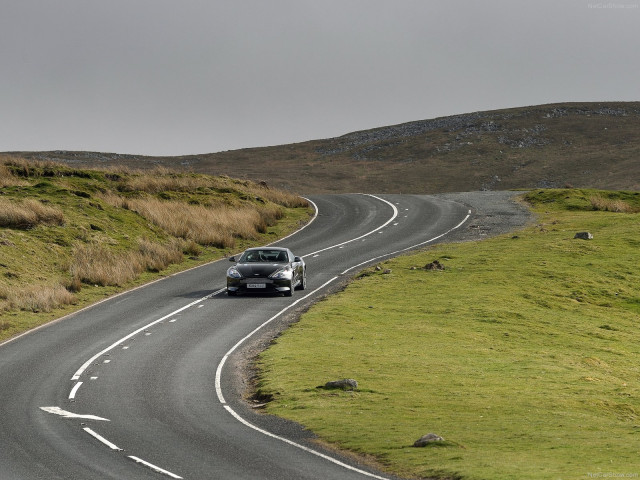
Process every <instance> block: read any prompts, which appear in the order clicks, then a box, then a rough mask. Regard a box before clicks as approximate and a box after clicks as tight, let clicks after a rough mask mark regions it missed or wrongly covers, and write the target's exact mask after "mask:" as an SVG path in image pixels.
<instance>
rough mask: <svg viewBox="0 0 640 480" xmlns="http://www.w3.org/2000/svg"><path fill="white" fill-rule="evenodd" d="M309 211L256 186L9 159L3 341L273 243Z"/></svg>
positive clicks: (0, 284)
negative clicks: (155, 282) (157, 281)
mask: <svg viewBox="0 0 640 480" xmlns="http://www.w3.org/2000/svg"><path fill="white" fill-rule="evenodd" d="M309 213H310V210H309V207H308V204H307V202H306V200H304V199H301V198H300V197H298V196H296V195H293V194H291V193H287V192H282V191H278V190H273V189H270V188H267V187H266V186H263V185H259V184H256V183H253V182H249V181H238V180H233V179H230V178H226V177H213V176H208V175H200V174H186V173H181V174H177V173H172V172H169V171H167V170H158V171H151V172H149V171H147V172H145V173H142V172H135V171H133V172H131V171H127V170H124V169H120V170H119V171H118V170H103V171H101V170H85V169H82V170H81V169H74V168H70V167H68V166H63V165H59V164H55V163H51V162H46V163H42V162H26V161H24V160H22V159H18V158H14V157H10V156H4V157H0V340H3V339H6V338H8V337H10V336H12V335H15V334H17V333H20V332H22V331H25V330H27V329H29V328H32V327H34V326H37V325H40V324H42V323H45V322H47V321H49V320H51V319H53V318H57V317H60V316H61V315H64V314H66V313H69V312H71V311H74V310H77V309H78V308H80V307H82V306H86V305H88V304H91V303H93V302H95V301H97V300H100V299H102V298H104V297H105V296H108V295H111V294H114V293H116V292H118V291H122V290H125V289H127V288H131V287H133V286H135V285H140V284H142V283H144V282H148V281H150V280H153V279H155V278H159V277H161V276H163V275H168V274H171V273H174V272H176V271H179V270H183V269H185V268H189V267H192V266H195V265H199V264H202V263H206V262H208V261H212V260H214V259H217V258H221V257H223V256H225V255H228V254H229V253H231V252H236V251H239V250H242V249H244V248H246V247H247V246H249V245H256V244H264V243H269V242H272V241H274V240H276V239H277V238H279V237H281V236H283V235H285V234H286V233H289V232H291V231H293V230H295V229H297V228H299V226H300V225H301V224H302V223H304V222H306V221H307V220H308V218H309Z"/></svg>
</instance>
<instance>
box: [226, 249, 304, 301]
mask: <svg viewBox="0 0 640 480" xmlns="http://www.w3.org/2000/svg"><path fill="white" fill-rule="evenodd" d="M229 261H231V262H236V264H235V265H234V266H232V267H229V269H228V270H227V294H228V295H236V294H237V293H238V292H258V293H260V292H280V293H284V294H285V295H286V296H289V297H290V296H291V295H293V291H294V289H296V288H298V289H300V290H304V289H305V288H306V287H307V267H306V265H305V264H304V261H303V260H302V259H301V258H300V257H296V256H295V255H294V254H293V253H291V250H289V249H288V248H280V247H260V248H250V249H248V250H246V251H245V252H244V253H243V254H242V255H240V257H239V258H237V259H236V257H231V258H230V259H229Z"/></svg>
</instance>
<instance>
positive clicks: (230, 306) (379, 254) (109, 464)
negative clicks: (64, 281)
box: [0, 194, 524, 480]
mask: <svg viewBox="0 0 640 480" xmlns="http://www.w3.org/2000/svg"><path fill="white" fill-rule="evenodd" d="M509 196H510V195H504V196H503V197H501V198H500V199H498V200H496V199H495V198H493V197H492V198H493V200H492V201H493V202H494V203H495V206H496V208H497V209H498V210H500V212H502V213H503V214H505V215H510V213H509V212H512V210H513V211H515V210H517V207H516V208H515V210H514V205H513V204H512V203H511V202H510V201H509ZM310 199H311V200H312V201H313V202H314V203H315V204H316V205H317V209H318V215H317V217H316V218H315V220H314V221H313V222H311V223H310V224H309V225H308V226H307V227H306V228H304V229H302V230H301V231H299V232H297V233H296V234H294V235H292V236H291V237H289V238H287V239H285V240H283V241H281V242H278V244H279V245H283V246H287V247H289V248H291V250H292V251H293V252H294V253H295V254H296V255H299V256H303V257H304V260H305V262H306V263H307V272H308V288H307V290H306V291H304V292H302V291H297V292H296V293H295V294H294V296H293V297H291V298H288V297H280V296H260V295H253V296H239V297H227V296H226V294H225V293H224V291H223V289H224V274H225V271H226V269H227V268H228V267H229V266H230V263H229V262H227V261H224V260H223V261H218V262H214V263H211V264H208V265H205V266H202V267H199V268H196V269H192V270H189V271H187V272H184V273H181V274H179V275H174V276H171V277H167V278H165V279H163V280H160V281H158V282H155V283H152V284H149V285H147V286H145V287H142V288H138V289H135V290H132V291H129V292H126V293H124V294H121V295H119V296H116V297H114V298H111V299H109V300H106V301H104V302H102V303H99V304H97V305H94V306H92V307H90V308H87V309H85V310H83V311H80V312H78V313H76V314H74V315H71V316H68V317H65V318H63V319H61V320H59V321H57V322H54V323H52V324H49V325H47V326H45V327H44V328H40V329H37V330H35V331H32V332H30V333H28V334H26V335H23V336H21V337H18V338H15V339H13V340H11V341H9V342H5V343H4V344H1V345H0V408H1V413H0V479H1V480H12V479H23V480H32V479H46V480H52V479H65V480H71V479H83V480H86V479H125V478H126V479H162V478H185V479H225V480H228V479H255V478H260V479H278V480H282V479H365V478H391V477H389V476H388V475H383V474H380V473H379V472H373V471H371V470H370V469H369V468H368V467H367V466H362V465H358V464H356V463H354V462H353V461H352V460H348V459H345V458H341V457H338V456H337V455H336V454H334V453H328V452H322V451H320V450H318V448H317V447H315V446H314V444H313V443H312V442H311V440H312V435H311V434H310V433H309V432H306V431H304V430H303V429H301V428H300V427H299V426H297V425H295V424H291V423H289V422H285V421H281V420H278V419H274V418H272V417H270V416H267V415H261V414H256V413H255V412H252V411H251V409H250V408H249V407H248V406H247V404H246V403H245V402H244V401H243V400H242V398H241V395H240V392H241V385H242V381H241V378H240V377H241V376H240V375H239V374H238V373H239V372H238V369H239V365H240V364H241V361H240V360H241V359H240V357H241V356H243V355H246V352H247V350H246V348H247V345H250V344H251V343H252V342H255V339H256V338H259V337H260V336H261V335H264V334H265V332H267V331H269V329H273V328H276V325H277V324H278V322H282V321H283V320H282V319H283V318H285V317H286V316H287V315H290V314H291V313H292V312H294V311H297V310H299V309H301V308H304V307H305V306H307V305H309V304H310V303H311V302H312V301H313V299H314V298H317V297H319V296H322V295H325V294H326V292H327V291H330V290H331V289H332V288H335V287H336V286H337V285H339V284H340V282H342V281H344V279H345V278H347V277H349V276H350V275H352V274H353V273H355V272H357V271H358V270H359V269H361V268H363V267H365V266H366V265H369V264H371V263H375V262H377V261H380V260H382V259H385V258H388V257H389V256H390V255H398V254H400V253H401V252H403V251H405V250H407V249H413V248H418V247H419V246H421V245H427V244H430V243H436V242H440V241H447V240H451V239H458V238H459V237H460V235H461V233H462V232H463V231H466V232H472V231H477V229H476V230H473V228H475V224H474V222H475V223H477V219H478V218H480V217H482V212H481V210H482V208H484V206H485V204H483V203H482V201H481V196H480V197H477V198H476V197H473V198H472V197H459V198H455V197H453V196H449V197H431V196H416V195H380V196H370V195H358V194H353V195H329V196H313V197H310ZM479 199H480V200H479ZM463 202H464V203H463ZM473 202H478V205H481V206H480V209H478V207H477V206H476V205H473ZM484 217H485V218H489V217H491V218H493V216H492V215H489V216H488V215H486V214H485V215H484ZM513 218H516V217H515V216H514V217H513ZM523 218H524V217H518V219H517V221H516V220H513V223H514V225H515V224H517V223H518V222H520V223H522V219H523ZM472 227H473V228H472ZM310 449H312V450H310Z"/></svg>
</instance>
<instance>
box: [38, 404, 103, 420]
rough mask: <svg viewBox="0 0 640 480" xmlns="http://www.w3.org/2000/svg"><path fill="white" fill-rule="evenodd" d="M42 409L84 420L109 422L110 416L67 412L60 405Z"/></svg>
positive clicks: (65, 416)
mask: <svg viewBox="0 0 640 480" xmlns="http://www.w3.org/2000/svg"><path fill="white" fill-rule="evenodd" d="M40 410H44V411H45V412H47V413H53V414H54V415H60V416H61V417H64V418H82V419H84V420H100V421H102V422H108V421H109V419H108V418H102V417H98V416H96V415H80V414H79V413H72V412H67V411H66V410H62V409H61V408H60V407H40Z"/></svg>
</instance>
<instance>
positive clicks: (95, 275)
mask: <svg viewBox="0 0 640 480" xmlns="http://www.w3.org/2000/svg"><path fill="white" fill-rule="evenodd" d="M182 256H183V253H182V243H181V242H179V241H173V242H170V243H169V244H167V245H160V244H157V243H153V242H151V241H149V240H146V239H140V240H138V249H137V250H135V251H128V252H122V253H116V252H113V251H111V250H109V249H108V248H106V247H103V246H100V245H78V246H77V247H76V248H75V249H74V253H73V261H72V263H71V266H70V268H69V272H70V273H71V277H72V279H73V280H72V283H74V284H76V285H77V284H78V283H88V284H94V285H100V286H108V285H115V286H122V285H125V284H126V283H127V282H130V281H132V280H134V279H135V278H136V277H137V276H138V275H140V274H141V273H142V272H144V271H152V272H158V271H160V270H163V269H165V268H166V267H167V266H169V265H170V264H172V263H179V262H180V261H182V258H183V257H182Z"/></svg>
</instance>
